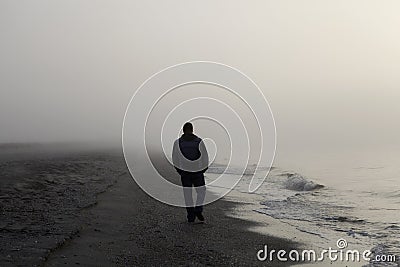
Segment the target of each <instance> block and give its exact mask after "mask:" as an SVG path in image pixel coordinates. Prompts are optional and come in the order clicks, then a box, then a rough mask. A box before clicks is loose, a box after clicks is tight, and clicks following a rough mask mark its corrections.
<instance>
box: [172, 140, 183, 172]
mask: <svg viewBox="0 0 400 267" xmlns="http://www.w3.org/2000/svg"><path fill="white" fill-rule="evenodd" d="M178 149H179V140H176V141H175V142H174V146H173V147H172V163H173V164H174V167H175V170H176V171H177V172H178V173H179V174H181V173H182V170H181V169H179V168H178V167H177V166H180V160H179V151H178Z"/></svg>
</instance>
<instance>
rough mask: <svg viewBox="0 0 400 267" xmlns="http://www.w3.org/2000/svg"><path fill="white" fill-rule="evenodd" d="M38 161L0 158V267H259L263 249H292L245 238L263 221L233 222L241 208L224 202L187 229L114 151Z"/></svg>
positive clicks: (181, 215) (283, 242)
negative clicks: (140, 184)
mask: <svg viewBox="0 0 400 267" xmlns="http://www.w3.org/2000/svg"><path fill="white" fill-rule="evenodd" d="M44 154H45V155H47V156H43V155H42V156H40V157H38V156H37V157H36V158H30V157H28V158H30V159H27V158H26V157H25V158H22V159H21V160H18V157H14V158H13V159H12V160H10V161H7V160H6V158H4V157H3V160H2V167H3V168H2V176H3V177H2V188H1V199H2V201H1V203H2V204H1V212H2V213H1V217H2V220H1V221H2V225H1V229H0V230H1V232H0V233H1V237H2V238H1V240H2V241H1V260H0V262H1V264H0V265H1V266H76V265H82V266H206V265H207V266H227V265H231V266H265V265H266V264H268V263H267V262H266V261H265V262H260V261H258V260H257V257H256V253H257V251H258V250H259V249H261V248H262V247H263V246H264V245H265V244H268V245H269V246H271V247H273V248H274V249H277V250H278V249H286V250H290V249H292V248H295V247H297V246H298V245H299V244H298V243H296V242H293V241H291V240H288V239H282V238H277V237H272V236H270V235H268V234H267V233H268V231H265V233H263V234H262V233H259V232H256V231H252V230H250V229H252V228H253V229H254V228H262V229H264V230H265V229H268V227H269V225H268V220H265V222H263V221H262V220H259V221H258V222H256V221H253V220H249V219H247V218H246V217H245V216H243V218H241V216H240V206H241V205H244V204H240V203H239V202H237V201H233V200H232V199H226V198H225V199H221V200H219V201H217V202H215V203H213V204H210V205H207V206H206V207H205V213H204V215H205V216H206V223H205V224H195V225H189V224H187V222H186V218H185V210H184V209H183V208H177V207H172V206H168V205H166V204H163V203H160V202H158V201H156V200H154V199H152V198H151V197H149V196H148V195H146V194H145V193H144V192H143V191H142V190H141V189H140V188H139V187H138V186H137V185H136V183H135V182H134V180H133V179H132V178H131V177H130V175H129V172H128V170H127V169H126V166H125V163H124V160H123V158H122V155H121V154H120V153H119V152H118V151H117V152H115V151H113V152H107V151H106V152H104V151H103V152H99V151H90V152H79V153H78V152H76V153H69V154H68V155H59V156H57V153H56V152H54V153H50V154H46V153H44ZM22 166H25V167H24V168H22ZM21 170H24V171H23V172H21ZM164 171H166V172H170V174H171V177H176V176H175V175H176V174H175V173H173V169H169V168H168V167H166V168H165V170H164ZM7 178H8V179H7ZM16 181H18V182H16ZM34 185H36V187H34ZM11 191H12V192H14V193H10V192H11ZM7 192H8V193H7ZM15 192H18V193H15ZM55 192H56V193H55ZM57 192H58V193H57ZM233 215H235V216H233ZM285 265H289V264H288V263H282V262H277V261H276V262H274V263H273V266H285Z"/></svg>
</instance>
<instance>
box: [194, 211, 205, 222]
mask: <svg viewBox="0 0 400 267" xmlns="http://www.w3.org/2000/svg"><path fill="white" fill-rule="evenodd" d="M196 217H197V219H199V221H201V222H204V216H203V214H201V213H197V214H196Z"/></svg>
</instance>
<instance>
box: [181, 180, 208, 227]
mask: <svg viewBox="0 0 400 267" xmlns="http://www.w3.org/2000/svg"><path fill="white" fill-rule="evenodd" d="M181 181H182V186H183V196H184V197H185V204H186V210H187V217H188V219H189V220H190V219H194V217H195V214H197V213H201V212H202V211H203V203H204V198H205V196H206V187H205V184H206V183H205V181H204V174H203V173H183V174H181ZM193 186H194V187H195V189H196V193H197V198H196V205H194V204H193V197H192V191H193V188H192V187H193Z"/></svg>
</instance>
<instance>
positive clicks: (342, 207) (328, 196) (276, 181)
mask: <svg viewBox="0 0 400 267" xmlns="http://www.w3.org/2000/svg"><path fill="white" fill-rule="evenodd" d="M279 158H281V159H284V160H277V161H276V162H275V164H274V167H273V168H272V169H271V171H270V174H269V175H268V177H267V179H266V180H265V182H264V183H263V185H262V186H261V187H260V188H259V190H257V191H256V192H255V194H256V195H257V196H260V197H261V199H262V201H261V202H260V203H259V208H257V209H256V210H254V211H255V212H259V213H262V214H265V215H266V216H271V217H273V218H275V219H278V220H280V221H282V222H284V223H286V224H289V225H291V226H293V227H295V228H296V229H298V230H299V231H302V232H304V233H307V234H309V235H310V236H312V237H313V239H312V240H313V241H312V242H313V246H314V247H316V248H319V249H328V248H329V246H330V247H333V248H335V246H336V241H337V240H338V239H339V238H345V239H346V241H347V244H348V248H349V249H359V250H360V251H363V250H365V249H369V250H371V251H372V252H373V253H374V256H375V255H396V256H397V261H396V262H386V263H382V262H380V263H377V262H369V263H365V262H364V265H367V266H399V262H400V261H399V256H400V242H399V241H400V156H399V155H398V153H397V151H396V150H390V149H381V150H370V151H368V150H353V151H346V152H343V151H331V152H330V153H327V152H325V153H310V152H304V151H303V152H297V153H294V152H291V153H288V154H286V155H285V156H283V155H281V156H280V157H278V159H279ZM260 168H263V167H262V166H261V167H260ZM224 169H225V166H220V165H214V166H213V167H212V168H210V171H209V174H208V177H209V179H214V178H216V177H217V176H218V174H219V173H221V172H222V171H223V170H224ZM250 171H251V170H250ZM229 172H230V173H231V175H233V176H236V175H240V174H239V173H235V170H234V169H231V170H229ZM248 183H249V176H246V175H244V176H243V178H242V180H241V182H240V183H239V184H238V186H237V187H236V188H235V189H234V190H237V191H240V192H243V193H247V189H248V187H247V186H248ZM258 199H259V198H258Z"/></svg>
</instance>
